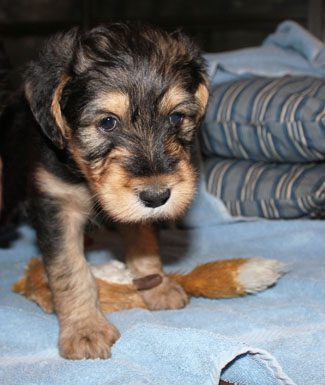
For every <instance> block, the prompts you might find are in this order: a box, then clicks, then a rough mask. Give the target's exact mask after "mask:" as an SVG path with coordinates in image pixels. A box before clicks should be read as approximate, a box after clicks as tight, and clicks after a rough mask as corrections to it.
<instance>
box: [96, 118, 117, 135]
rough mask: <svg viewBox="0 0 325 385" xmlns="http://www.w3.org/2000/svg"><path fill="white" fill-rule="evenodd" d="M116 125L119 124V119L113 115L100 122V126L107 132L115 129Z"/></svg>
mask: <svg viewBox="0 0 325 385" xmlns="http://www.w3.org/2000/svg"><path fill="white" fill-rule="evenodd" d="M116 126H117V119H116V118H114V117H113V116H107V117H106V118H104V119H102V120H100V121H99V123H98V127H99V128H100V129H101V130H103V131H105V132H109V131H112V130H114V128H115V127H116Z"/></svg>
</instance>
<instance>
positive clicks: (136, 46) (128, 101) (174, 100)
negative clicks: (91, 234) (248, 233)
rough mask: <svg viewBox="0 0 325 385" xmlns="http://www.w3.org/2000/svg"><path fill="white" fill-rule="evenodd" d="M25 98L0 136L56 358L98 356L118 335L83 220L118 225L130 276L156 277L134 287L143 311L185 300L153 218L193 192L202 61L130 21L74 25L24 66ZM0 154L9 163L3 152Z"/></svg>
mask: <svg viewBox="0 0 325 385" xmlns="http://www.w3.org/2000/svg"><path fill="white" fill-rule="evenodd" d="M25 97H26V99H24V98H23V97H22V98H21V100H20V101H19V102H17V104H16V106H15V107H11V108H12V109H15V110H16V111H17V110H18V113H16V116H18V117H19V119H18V118H16V119H15V118H8V116H7V117H6V125H7V126H8V127H11V129H10V130H11V132H12V134H10V133H8V134H7V138H9V139H8V141H9V142H10V143H12V141H13V140H18V141H20V142H19V143H20V146H22V147H23V148H24V154H23V155H24V158H23V159H20V160H19V161H20V162H25V163H24V164H26V165H25V166H24V167H22V169H23V171H24V172H23V173H22V175H20V183H22V181H24V183H25V185H27V186H28V188H27V189H25V190H24V191H26V192H28V193H29V197H30V200H31V207H32V210H31V211H32V213H33V219H34V223H35V227H36V229H37V236H38V242H39V246H40V249H41V252H42V255H43V259H44V263H45V269H46V273H47V276H48V280H49V285H50V287H51V290H52V292H53V301H54V307H55V310H56V312H57V314H58V318H59V321H60V341H59V346H60V351H61V354H62V355H63V356H65V357H68V358H84V357H86V358H96V357H101V358H105V357H108V356H109V354H110V347H111V345H112V344H113V343H114V341H115V340H116V339H117V338H118V336H119V334H118V331H117V330H116V329H115V327H114V326H113V325H112V324H110V323H108V321H107V320H106V319H105V318H104V316H103V314H102V313H101V311H100V308H99V305H98V298H97V290H96V286H95V281H94V278H93V276H92V274H91V272H90V270H89V268H88V266H87V263H86V261H85V259H84V250H83V232H84V228H85V225H86V223H87V222H88V221H89V220H91V218H92V216H93V215H94V212H95V211H98V210H101V211H103V212H104V213H105V214H106V215H107V216H108V217H110V218H112V219H113V220H115V221H117V222H118V223H119V226H120V228H121V231H122V234H123V235H124V237H125V241H126V248H127V250H126V260H127V262H128V264H129V266H130V268H131V269H132V270H133V272H134V273H135V274H136V275H138V276H143V275H147V274H153V273H159V274H161V275H162V276H163V279H162V283H161V284H160V285H159V286H157V287H155V288H153V289H149V290H144V291H143V298H144V301H145V302H146V305H147V306H148V307H149V308H151V309H162V308H163V309H168V308H179V307H182V306H184V305H185V304H186V302H187V296H186V294H185V292H184V290H183V289H182V288H181V287H180V286H179V285H178V284H176V283H175V282H174V281H171V280H169V278H168V277H167V276H165V275H164V273H163V268H162V263H161V261H160V256H159V245H158V237H157V231H156V229H155V227H154V226H155V225H154V223H155V222H156V221H159V220H166V219H167V220H168V219H175V218H177V217H179V216H180V215H181V214H182V213H183V212H184V211H185V209H186V208H187V207H188V205H189V203H190V202H191V200H192V197H193V194H194V190H195V183H196V171H195V169H194V167H193V164H192V147H193V142H194V138H195V131H196V129H197V127H198V126H199V124H200V121H201V119H202V117H203V115H204V111H205V107H206V103H207V99H208V91H207V85H206V74H205V70H204V64H203V62H202V59H201V57H200V54H199V51H198V49H197V48H196V47H195V45H193V43H192V42H191V41H190V40H189V39H188V38H187V37H185V36H184V35H183V34H181V33H174V34H168V33H166V32H163V31H161V30H159V29H156V28H153V27H148V26H139V25H130V24H110V25H108V26H102V27H97V28H94V29H92V30H90V31H89V32H84V33H81V32H79V31H78V30H77V29H73V30H71V31H69V32H67V33H65V34H59V35H57V36H55V37H53V38H52V39H51V40H50V41H49V43H48V44H47V46H46V47H45V48H44V50H43V52H42V53H41V55H40V57H39V59H38V61H35V62H33V63H32V64H31V65H30V66H29V68H28V70H27V73H26V82H25ZM26 101H27V102H26ZM17 119H18V120H17ZM12 128H14V129H12ZM10 130H9V131H10ZM22 143H23V145H22ZM1 152H2V153H1V155H2V157H3V160H4V164H5V165H6V164H10V162H9V161H8V160H12V158H13V155H12V153H11V151H6V148H5V147H4V148H3V149H2V151H1ZM16 156H18V155H16ZM27 158H28V162H27ZM5 167H6V166H5ZM4 184H6V183H5V181H4ZM4 188H5V186H4ZM4 204H5V202H4ZM95 208H96V210H95Z"/></svg>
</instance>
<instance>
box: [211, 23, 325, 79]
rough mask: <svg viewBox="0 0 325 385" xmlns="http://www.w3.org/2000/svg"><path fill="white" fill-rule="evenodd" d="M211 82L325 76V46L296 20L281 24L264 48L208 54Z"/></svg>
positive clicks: (266, 41)
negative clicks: (289, 76)
mask: <svg viewBox="0 0 325 385" xmlns="http://www.w3.org/2000/svg"><path fill="white" fill-rule="evenodd" d="M205 57H206V59H207V62H208V65H209V67H208V68H209V74H210V77H211V79H212V85H215V84H218V83H222V82H225V81H229V80H234V79H238V78H240V77H247V76H250V75H256V76H271V77H277V76H284V75H297V76H304V75H307V76H315V77H324V76H325V45H324V43H323V42H321V41H320V40H318V39H316V38H315V37H314V36H313V35H311V34H310V33H309V32H308V31H306V30H305V29H303V28H302V27H301V26H300V25H299V24H297V23H295V22H293V21H285V22H283V23H281V24H280V25H279V26H278V28H277V30H276V32H275V33H274V34H272V35H270V36H268V37H267V38H266V39H265V41H264V42H263V44H262V46H261V47H253V48H244V49H240V50H236V51H231V52H225V53H217V54H214V53H210V54H206V55H205Z"/></svg>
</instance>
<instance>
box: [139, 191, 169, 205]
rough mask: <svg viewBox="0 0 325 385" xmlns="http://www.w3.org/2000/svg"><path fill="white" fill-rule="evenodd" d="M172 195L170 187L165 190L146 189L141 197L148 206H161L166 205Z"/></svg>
mask: <svg viewBox="0 0 325 385" xmlns="http://www.w3.org/2000/svg"><path fill="white" fill-rule="evenodd" d="M169 197H170V189H165V190H159V191H157V190H156V191H155V190H144V191H141V192H140V194H139V198H140V199H141V201H142V203H143V204H144V205H145V206H146V207H159V206H162V205H164V204H165V203H166V202H167V201H168V199H169Z"/></svg>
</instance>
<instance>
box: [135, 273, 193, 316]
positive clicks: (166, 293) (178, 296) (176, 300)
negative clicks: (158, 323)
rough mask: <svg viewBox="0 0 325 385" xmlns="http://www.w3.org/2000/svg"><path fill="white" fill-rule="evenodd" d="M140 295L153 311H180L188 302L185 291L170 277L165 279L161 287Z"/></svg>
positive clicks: (145, 291) (142, 292)
mask: <svg viewBox="0 0 325 385" xmlns="http://www.w3.org/2000/svg"><path fill="white" fill-rule="evenodd" d="M139 293H140V294H141V295H142V298H143V300H144V302H145V303H146V305H147V306H148V308H149V309H151V310H162V309H180V308H182V307H184V306H185V305H186V304H187V302H188V296H187V294H186V293H185V291H184V289H183V288H182V287H181V286H180V285H179V284H178V283H176V282H174V281H172V280H170V279H169V278H168V277H164V278H163V281H162V283H161V284H160V285H158V286H156V287H154V288H152V289H149V290H141V291H140V292H139Z"/></svg>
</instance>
